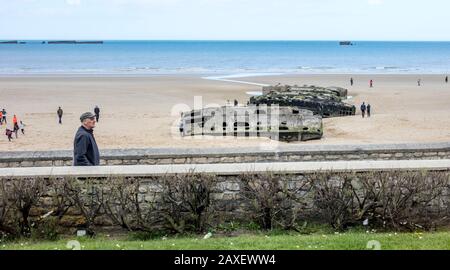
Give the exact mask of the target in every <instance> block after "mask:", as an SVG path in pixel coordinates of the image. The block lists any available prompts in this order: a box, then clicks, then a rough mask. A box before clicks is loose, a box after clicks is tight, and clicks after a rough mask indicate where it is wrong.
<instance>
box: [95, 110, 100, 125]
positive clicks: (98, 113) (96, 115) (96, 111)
mask: <svg viewBox="0 0 450 270" xmlns="http://www.w3.org/2000/svg"><path fill="white" fill-rule="evenodd" d="M94 113H95V119H96V120H97V122H98V119H99V118H100V108H99V107H98V106H95V108H94Z"/></svg>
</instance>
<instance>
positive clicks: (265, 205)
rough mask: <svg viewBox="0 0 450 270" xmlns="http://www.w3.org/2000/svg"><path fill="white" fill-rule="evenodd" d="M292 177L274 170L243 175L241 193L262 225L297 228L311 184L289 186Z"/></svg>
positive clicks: (262, 226)
mask: <svg viewBox="0 0 450 270" xmlns="http://www.w3.org/2000/svg"><path fill="white" fill-rule="evenodd" d="M291 177H292V176H288V175H285V174H274V173H272V172H266V173H260V174H244V175H242V176H241V188H240V190H241V196H242V197H243V198H244V199H245V200H246V201H247V203H248V205H249V207H250V209H249V210H250V211H249V212H250V213H253V214H252V218H253V219H254V221H255V222H256V223H257V224H259V225H260V226H261V228H263V229H266V230H271V229H273V228H274V227H275V226H280V227H281V228H283V229H295V225H296V223H297V217H298V214H299V212H300V211H301V210H302V208H303V200H302V197H303V195H304V194H305V193H306V191H305V189H306V188H307V185H308V183H307V182H306V181H295V182H292V183H297V185H295V186H293V187H289V183H290V181H289V179H290V178H291Z"/></svg>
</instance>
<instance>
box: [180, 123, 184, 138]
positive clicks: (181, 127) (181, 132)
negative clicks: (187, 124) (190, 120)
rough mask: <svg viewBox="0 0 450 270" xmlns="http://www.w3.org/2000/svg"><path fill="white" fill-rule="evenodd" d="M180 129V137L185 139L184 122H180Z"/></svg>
mask: <svg viewBox="0 0 450 270" xmlns="http://www.w3.org/2000/svg"><path fill="white" fill-rule="evenodd" d="M179 128H180V135H181V137H183V131H184V122H183V121H181V122H180V126H179Z"/></svg>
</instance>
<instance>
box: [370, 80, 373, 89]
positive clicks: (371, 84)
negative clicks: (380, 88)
mask: <svg viewBox="0 0 450 270" xmlns="http://www.w3.org/2000/svg"><path fill="white" fill-rule="evenodd" d="M369 85H370V88H372V87H373V80H370V81H369Z"/></svg>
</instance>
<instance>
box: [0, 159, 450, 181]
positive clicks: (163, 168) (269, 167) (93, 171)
mask: <svg viewBox="0 0 450 270" xmlns="http://www.w3.org/2000/svg"><path fill="white" fill-rule="evenodd" d="M373 170H435V171H436V170H450V160H448V159H445V160H364V161H326V162H267V163H228V164H179V165H129V166H97V167H69V166H66V167H30V168H2V169H0V178H12V177H63V176H65V177H67V176H69V177H108V176H157V175H164V174H183V173H189V172H198V173H214V174H217V175H236V174H241V173H247V172H255V173H256V172H267V171H271V172H284V173H292V174H298V173H312V172H317V171H337V172H338V171H356V172H360V171H373Z"/></svg>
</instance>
